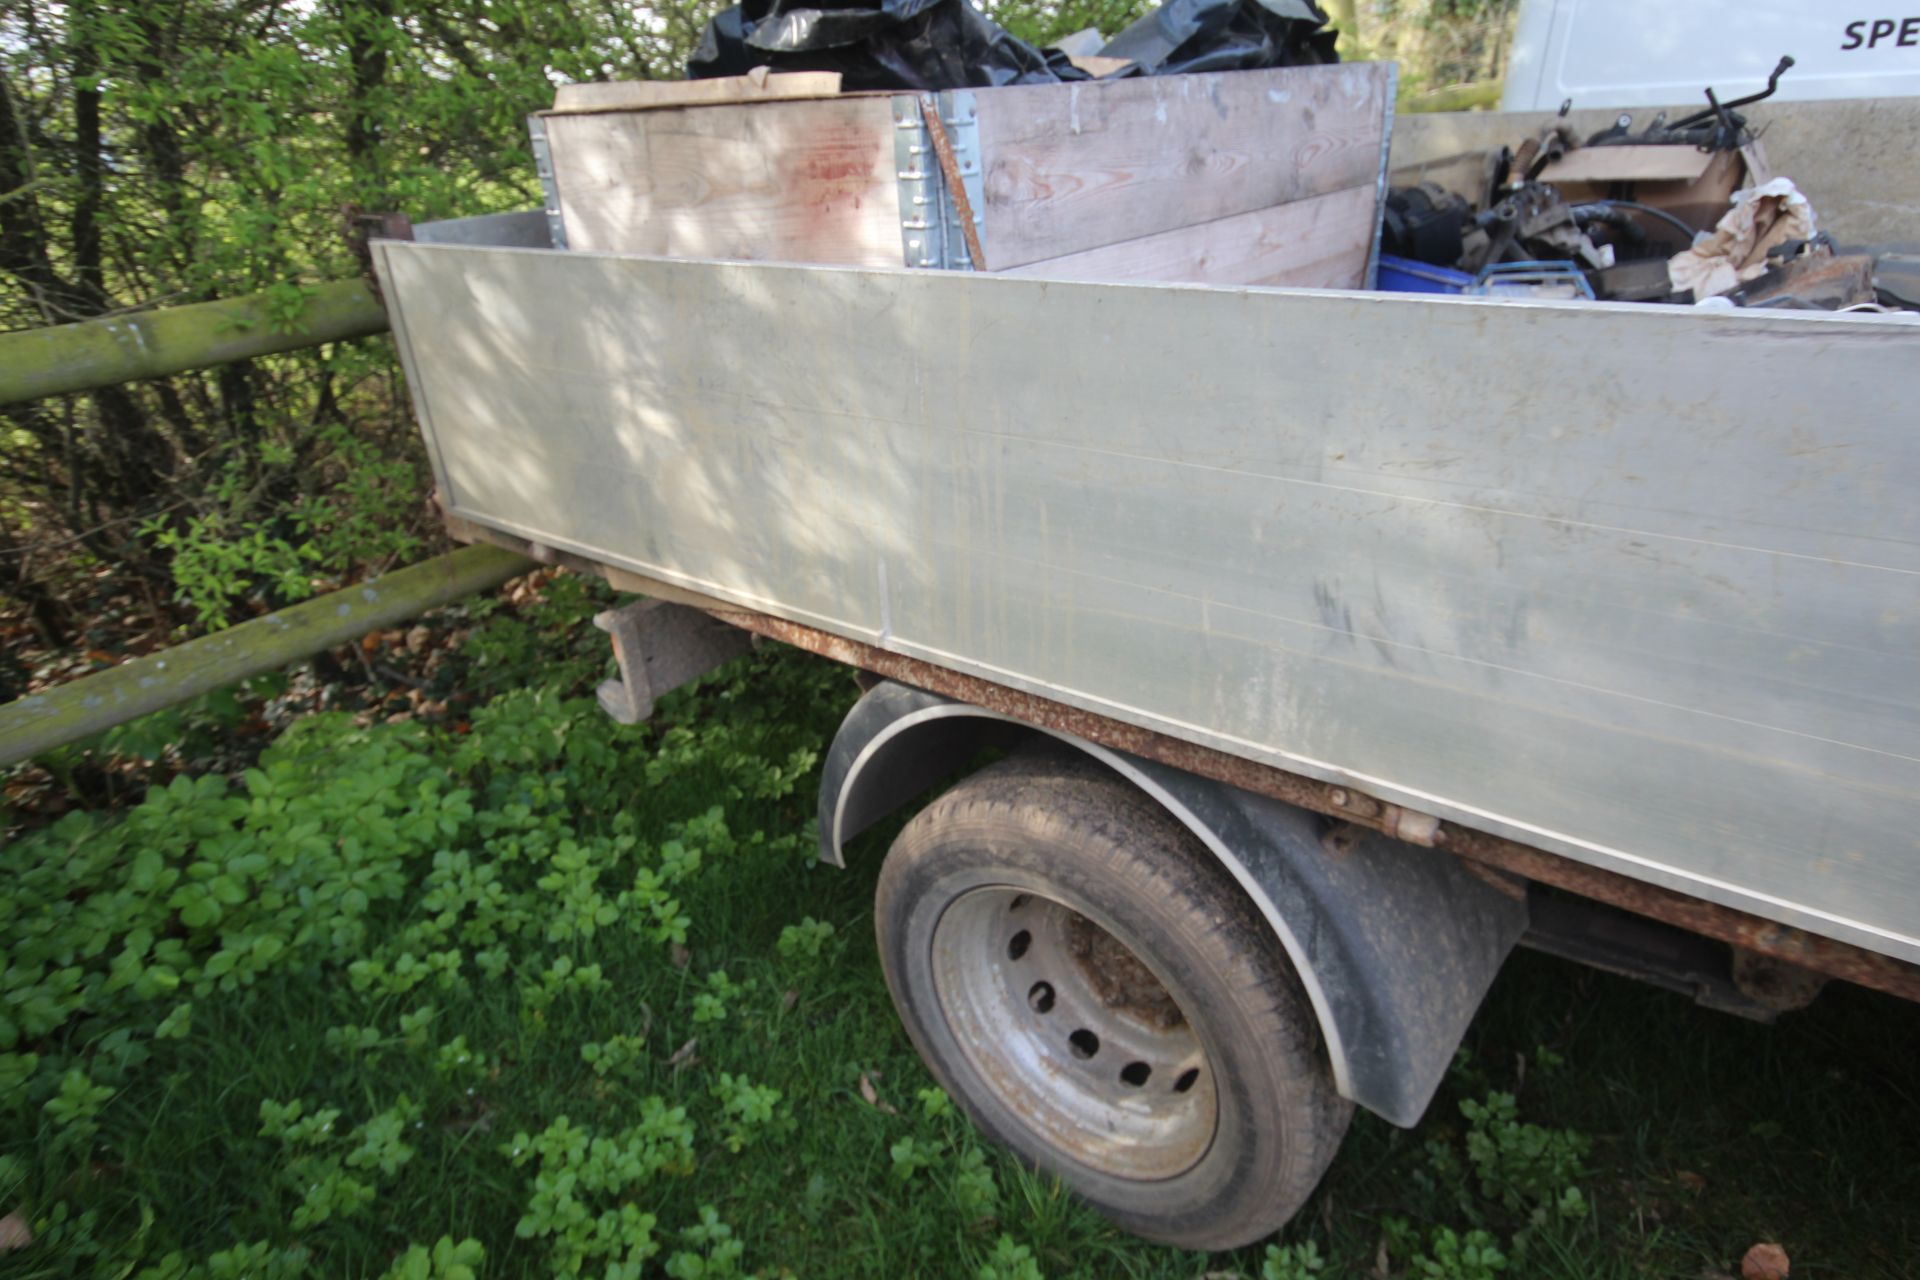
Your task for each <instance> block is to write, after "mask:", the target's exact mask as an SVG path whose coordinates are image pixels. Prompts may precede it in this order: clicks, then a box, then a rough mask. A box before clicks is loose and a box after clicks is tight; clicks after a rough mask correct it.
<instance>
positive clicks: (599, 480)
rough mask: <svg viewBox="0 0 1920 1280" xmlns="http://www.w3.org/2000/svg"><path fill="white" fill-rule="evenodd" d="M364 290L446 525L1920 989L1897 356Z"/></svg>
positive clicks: (791, 292) (1125, 314) (1018, 289)
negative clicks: (819, 635) (1167, 738)
mask: <svg viewBox="0 0 1920 1280" xmlns="http://www.w3.org/2000/svg"><path fill="white" fill-rule="evenodd" d="M377 251H378V253H379V256H380V266H381V270H382V274H383V276H384V278H385V281H386V287H387V289H388V291H389V296H391V297H396V298H398V300H399V302H400V304H401V305H400V306H399V307H398V308H397V309H396V311H397V313H396V316H395V329H396V332H397V334H398V336H399V340H400V343H401V347H402V349H403V351H406V352H408V353H409V358H410V363H411V373H412V377H413V380H414V391H415V394H416V397H417V403H418V406H419V409H420V413H421V417H422V421H423V424H424V427H425V430H426V432H427V435H428V438H429V440H430V442H431V444H432V445H433V447H434V452H435V455H436V457H437V459H438V460H439V464H440V467H441V476H442V481H443V484H444V485H445V487H446V490H447V497H448V501H449V504H450V509H451V510H452V512H453V513H454V514H456V515H459V516H461V517H464V518H466V519H469V520H473V521H476V522H478V523H480V524H484V525H489V526H492V527H494V528H498V529H501V530H504V531H507V532H511V533H515V534H518V535H521V536H524V537H528V538H532V539H534V540H537V541H539V542H543V543H547V544H550V545H552V546H555V547H560V548H563V549H567V550H571V551H575V552H579V553H581V554H583V555H587V556H590V557H592V558H594V559H597V560H601V561H604V562H606V563H610V564H615V565H620V566H623V567H626V568H629V569H632V570H634V571H636V572H639V573H642V574H646V575H648V576H651V577H654V578H657V579H660V580H663V581H666V582H670V583H675V584H679V585H682V586H685V587H689V588H692V589H694V590H698V591H703V592H706V593H709V594H711V595H715V596H719V597H721V598H724V599H727V600H730V601H734V602H736V603H738V604H740V605H742V606H745V607H749V608H754V609H760V610H764V611H766V612H769V613H772V614H776V615H779V616H782V617H786V618H789V619H792V620H795V621H798V622H803V623H807V624H809V625H812V626H816V627H819V628H822V629H824V630H827V631H831V632H836V633H838V634H842V635H846V636H850V637H853V638H855V639H858V640H862V641H865V642H867V643H870V644H877V645H880V646H883V647H887V648H890V649H893V650H896V651H898V652H901V653H904V654H908V655H911V656H913V657H917V658H921V659H924V660H926V661H930V662H934V663H938V664H941V665H944V666H948V667H951V668H953V669H956V670H960V671H964V672H968V673H971V674H975V675H979V676H983V677H985V678H987V679H991V680H996V681H1000V682H1003V683H1006V684H1010V685H1013V686H1016V687H1019V688H1023V689H1027V690H1030V691H1033V692H1036V693H1039V694H1042V695H1044V696H1047V697H1050V698H1055V699H1058V700H1060V701H1063V702H1067V703H1070V704H1073V705H1076V706H1080V707H1084V708H1087V709H1089V710H1093V711H1096V712H1100V713H1103V714H1107V715H1110V716H1113V717H1115V718H1117V719H1120V720H1124V721H1128V722H1131V723H1135V724H1140V725H1143V726H1147V727H1150V728H1153V729H1157V730H1159V731H1162V732H1165V733H1169V734H1172V735H1174V736H1176V737H1181V738H1186V739H1189V740H1192V741H1195V742H1201V743H1205V744H1207V745H1210V746H1214V747H1218V748H1221V749H1224V750H1227V751H1231V752H1233V753H1235V754H1238V755H1242V756H1245V757H1248V758H1250V759H1255V760H1261V761H1265V762H1268V763H1271V764H1275V765H1278V766H1281V767H1283V768H1288V769H1294V770H1297V771H1299V772H1303V773H1307V774H1310V775H1313V776H1316V777H1320V778H1325V779H1331V780H1346V781H1351V782H1352V783H1354V784H1355V785H1357V786H1359V787H1360V788H1362V789H1364V790H1367V791H1369V792H1372V793H1374V794H1376V795H1379V796H1382V797H1384V798H1386V799H1390V800H1393V801H1396V802H1398V803H1402V804H1406V805H1409V806H1412V807H1414V808H1416V809H1422V810H1425V811H1428V812H1432V813H1436V814H1439V815H1441V816H1444V817H1448V818H1451V819H1454V820H1456V821H1459V822H1462V823H1465V824H1468V825H1470V826H1474V827H1478V828H1481V829H1483V830H1487V831H1492V832H1495V833H1498V834H1502V835H1507V836H1511V837H1514V838H1516V839H1520V840H1524V841H1526V842H1529V843H1532V844H1537V845H1539V846H1541V847H1543V848H1547V849H1551V850H1554V851H1556V852H1560V853H1564V854H1567V855H1569V856H1572V857H1575V858H1578V859H1581V860H1583V861H1586V862H1590V863H1593V864H1596V865H1599V866H1603V867H1607V868H1610V869H1613V870H1616V871H1621V872H1625V873H1627V874H1629V875H1634V876H1637V877H1640V878H1643V879H1646V880H1650V881H1654V882H1657V883H1660V884H1664V885H1668V886H1670V887H1673V888H1677V889H1681V890H1683V891H1686V892H1690V893H1693V894H1696V895H1698V896H1700V897H1703V898H1706V899H1708V900H1711V901H1716V902H1720V903H1724V904H1726V905H1729V906H1734V907H1738V908H1741V909H1743V910H1747V911H1751V912H1754V913H1756V914H1759V915H1763V916H1768V917H1771V918H1774V919H1777V920H1780V921H1783V922H1786V923H1791V924H1795V925H1800V926H1803V927H1806V928H1809V929H1812V930H1814V931H1815V932H1819V933H1823V934H1827V935H1830V936H1833V937H1836V938H1840V939H1844V940H1846V941H1849V942H1854V943H1858V944H1860V945H1863V946H1866V947H1869V948H1873V949H1876V950H1879V951H1882V952H1885V953H1887V954H1890V955H1895V956H1899V957H1901V958H1903V959H1907V960H1920V705H1917V703H1920V590H1917V588H1920V503H1916V502H1915V501H1914V491H1915V484H1916V481H1917V480H1920V432H1916V431H1915V430H1914V429H1913V404H1912V388H1913V377H1912V370H1913V369H1914V368H1916V367H1920V364H1917V363H1916V362H1917V361H1920V327H1915V326H1910V325H1905V324H1900V323H1889V322H1885V321H1880V320H1874V319H1865V318H1859V317H1850V316H1811V317H1809V316H1784V315H1770V314H1752V313H1748V314H1728V313H1725V312H1714V311H1695V310H1692V309H1683V308H1650V307H1632V306H1611V305H1597V306H1596V305H1590V304H1589V305H1576V304H1552V303H1488V302H1480V301H1472V300H1461V299H1446V298H1432V297H1421V296H1417V295H1390V294H1355V293H1339V292H1312V291H1292V290H1280V289H1257V288H1207V287H1201V286H1164V285H1128V284H1080V283H1073V284H1068V283H1060V282H1051V283H1049V282H1041V281H1029V280H1018V279H1010V278H1005V277H997V276H993V275H979V274H973V273H960V272H904V271H872V270H859V269H848V268H819V267H794V266H780V265H770V264H753V263H712V262H683V261H666V260H659V259H650V258H641V257H630V256H620V255H601V254H572V253H570V254H559V253H543V252H538V251H524V250H511V249H471V248H454V247H448V246H436V245H425V244H406V243H397V242H386V243H382V244H380V245H378V246H377Z"/></svg>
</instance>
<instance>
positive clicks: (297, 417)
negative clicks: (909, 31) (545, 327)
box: [0, 0, 719, 629]
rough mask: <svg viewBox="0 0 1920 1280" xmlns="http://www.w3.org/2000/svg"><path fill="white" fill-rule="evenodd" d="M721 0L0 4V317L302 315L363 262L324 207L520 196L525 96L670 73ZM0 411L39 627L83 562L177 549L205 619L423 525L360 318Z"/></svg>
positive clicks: (393, 398) (185, 590)
mask: <svg viewBox="0 0 1920 1280" xmlns="http://www.w3.org/2000/svg"><path fill="white" fill-rule="evenodd" d="M718 7H719V4H718V2H717V0H684V2H679V3H676V2H675V0H667V2H666V3H655V4H652V5H649V6H647V7H645V8H637V7H634V6H625V7H623V6H619V5H581V4H569V3H565V2H563V0H487V3H485V4H484V5H481V6H477V7H476V6H473V5H466V6H460V5H447V4H444V3H438V2H434V3H421V2H418V0H367V2H365V3H360V2H348V0H318V2H316V3H306V4H293V5H288V4H273V5H259V4H253V3H241V2H239V0H170V2H169V3H166V4H120V5H111V4H95V3H74V4H53V3H45V2H43V0H18V2H15V3H9V4H6V5H0V46H3V47H4V48H5V49H6V50H7V51H8V57H7V59H6V68H5V70H4V72H3V73H0V89H4V105H5V112H4V116H5V129H4V130H3V131H0V191H4V192H5V194H6V204H5V207H4V208H5V212H4V216H0V263H3V264H4V267H5V269H4V272H0V328H7V329H14V328H23V327H29V326H36V325H51V324H60V323H65V322H69V321H73V320H78V319H85V318H89V317H94V316H100V315H108V314H114V313H118V312H121V311H124V310H127V309H131V308H140V307H148V306H156V305H161V306H164V305H171V304H176V303H183V302H196V301H206V300H213V299H220V298H230V297H237V296H241V295H249V294H254V293H263V294H264V295H265V297H266V303H267V312H268V318H267V322H266V323H267V326H268V327H269V328H270V329H272V330H273V331H275V332H279V333H297V332H299V331H300V330H301V329H302V328H303V326H304V324H305V316H306V311H307V308H308V303H309V297H310V295H311V293H312V288H313V286H314V285H315V284H316V283H318V282H321V281H329V280H344V279H352V278H354V277H355V276H358V275H360V274H361V273H362V268H363V264H362V262H361V261H360V260H359V259H358V258H357V257H356V254H355V251H354V250H353V248H352V247H351V246H350V245H349V243H348V238H347V236H346V234H344V233H345V231H346V224H347V219H346V218H345V217H343V211H346V210H355V209H362V210H372V211H385V210H399V211H403V212H405V213H407V214H409V215H410V216H411V217H412V218H413V219H415V220H416V221H422V220H428V219H435V218H443V217H449V216H457V215H465V214H477V213H487V212H493V211H499V210H507V209H516V208H526V207H529V206H531V205H534V204H536V203H538V201H539V200H540V198H541V197H540V189H539V185H538V180H537V178H536V177H535V174H534V169H533V162H532V156H531V154H530V151H529V142H528V137H527V130H526V125H525V120H526V116H527V115H528V113H530V112H533V111H537V110H540V109H543V108H545V107H548V106H550V105H552V101H553V94H554V89H555V87H556V86H557V85H559V84H561V83H565V82H569V81H591V80H605V79H611V78H632V79H653V78H659V77H661V76H673V75H677V74H678V71H679V68H680V66H681V64H682V62H683V60H684V57H685V54H686V51H687V50H688V49H689V48H690V47H691V45H692V43H693V40H694V39H695V37H696V34H697V31H698V24H699V22H700V21H701V19H703V18H704V17H705V16H706V14H708V13H710V12H711V11H713V10H714V9H716V8H718ZM209 336H213V335H209ZM6 417H7V424H6V428H5V434H4V435H0V440H3V441H4V442H5V450H4V453H3V454H0V461H3V462H4V465H0V516H3V517H4V518H3V519H0V526H4V527H3V528H0V533H3V534H4V535H5V537H4V538H0V546H4V547H6V548H7V549H8V550H9V552H11V551H12V550H13V549H14V547H15V545H16V543H17V544H19V545H20V546H21V547H23V548H26V549H30V550H31V551H32V552H33V553H34V554H33V555H32V556H31V557H30V561H29V560H22V561H21V562H20V563H21V564H22V565H23V566H26V567H25V568H24V569H23V571H22V582H21V585H19V586H18V587H12V589H13V590H17V591H19V592H20V594H21V595H22V598H23V599H37V600H40V601H42V602H43V603H44V604H45V605H46V607H44V608H43V609H42V610H41V611H40V613H39V615H38V616H40V617H41V618H42V619H43V620H45V621H46V622H47V624H48V625H50V626H59V625H61V624H63V623H64V624H66V625H67V626H68V627H69V628H70V629H77V628H73V627H72V624H73V623H74V622H75V621H77V619H75V618H73V617H72V616H70V615H72V614H74V613H77V612H78V610H77V609H67V608H62V607H61V606H62V604H63V603H64V602H63V601H62V600H61V599H60V597H61V596H62V595H63V594H72V595H77V594H78V592H79V591H80V590H81V589H83V588H84V587H86V586H87V584H89V583H90V582H91V581H92V578H91V576H90V571H91V570H93V569H94V568H96V567H105V568H106V569H108V570H109V571H110V572H113V573H115V574H116V575H117V582H118V583H120V584H121V585H123V586H124V587H126V588H133V587H136V586H137V585H138V584H139V583H140V582H144V581H152V580H155V579H158V580H162V581H164V580H165V576H166V575H167V574H169V573H171V575H172V579H173V582H174V585H175V589H176V592H177V594H178V597H179V599H180V601H181V602H182V604H183V605H184V606H185V609H184V612H185V613H186V615H187V616H188V617H190V618H191V619H192V620H193V621H194V622H195V624H196V625H202V626H218V625H222V624H224V623H227V622H231V621H233V620H234V619H235V618H236V617H238V616H241V614H242V613H243V612H244V610H245V607H246V605H247V602H248V600H249V598H250V597H252V596H254V595H256V594H258V595H261V596H264V597H265V598H267V599H268V600H269V601H283V600H289V599H299V598H301V597H302V596H303V595H305V594H307V593H308V592H310V591H311V590H312V586H311V579H312V578H314V577H316V576H321V577H336V578H337V577H343V576H349V575H354V574H358V573H360V572H362V571H365V570H367V569H370V568H376V567H379V566H381V565H383V564H385V563H387V562H389V561H390V560H392V559H393V558H396V557H404V556H409V555H412V554H413V552H414V550H415V549H416V546H415V544H416V543H417V540H418V536H419V531H420V529H421V528H422V526H423V525H424V523H425V520H424V516H425V504H424V501H423V499H424V498H425V495H426V493H427V489H428V483H429V482H428V478H427V474H426V467H425V465H424V458H423V456H422V452H421V449H420V445H419V442H418V439H417V436H416V435H415V433H414V431H413V429H412V427H411V424H410V423H409V421H408V414H407V405H406V397H405V394H404V390H403V389H402V387H401V385H400V376H399V369H398V367H397V364H396V362H395V360H394V355H393V351H392V347H391V345H390V344H389V343H387V342H385V341H383V340H375V341H368V342H359V343H341V344H332V345H329V346H327V347H322V348H314V349H309V350H303V351H295V352H290V353H286V354H283V355H277V356H271V357H263V358H260V359H255V360H250V361H245V362H240V363H235V364H229V365H225V366H222V367H220V368H218V369H213V370H207V371H204V372H196V373H188V374H183V375H179V376H176V377H172V378H168V379H164V380H157V381H154V382H150V383H145V384H139V385H135V386H130V387H124V388H118V389H113V390H110V391H107V392H104V393H100V394H97V395H91V396H82V397H75V398H73V399H71V400H70V401H68V402H67V403H64V404H50V405H44V406H34V407H23V408H16V409H13V410H10V411H8V412H7V414H6ZM16 529H17V530H18V532H16ZM136 529H139V530H142V531H143V535H142V536H130V535H132V534H134V533H135V530H136ZM9 567H10V568H11V567H12V566H9ZM10 577H11V575H9V578H10ZM0 585H9V586H10V585H11V584H10V583H9V581H8V580H7V579H0ZM173 620H175V619H174V618H171V617H167V616H164V611H163V616H162V617H159V618H155V619H150V621H155V622H161V623H166V622H171V621H173Z"/></svg>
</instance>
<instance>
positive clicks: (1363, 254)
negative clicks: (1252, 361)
mask: <svg viewBox="0 0 1920 1280" xmlns="http://www.w3.org/2000/svg"><path fill="white" fill-rule="evenodd" d="M1378 198H1379V192H1378V190H1377V188H1375V187H1374V186H1373V185H1372V184H1368V185H1366V186H1363V187H1348V188H1347V189H1346V190H1345V191H1335V192H1331V193H1329V194H1327V195H1324V196H1312V197H1309V198H1308V199H1305V200H1296V201H1294V202H1293V203H1292V204H1283V205H1276V206H1274V207H1273V208H1271V209H1255V210H1254V211H1253V212H1252V213H1237V214H1234V215H1233V216H1232V217H1230V218H1220V219H1217V220H1215V221H1213V222H1203V223H1201V224H1199V225H1198V226H1192V227H1180V228H1178V229H1176V230H1173V231H1163V232H1161V233H1160V234H1159V235H1153V236H1143V237H1141V238H1140V239H1138V240H1123V241H1121V242H1120V243H1119V244H1109V245H1102V246H1100V247H1099V248H1097V249H1088V250H1085V251H1084V252H1081V253H1074V254H1068V255H1067V256H1066V257H1063V258H1048V259H1046V260H1045V261H1042V262H1030V263H1028V264H1026V265H1025V266H1023V267H1014V268H1012V269H1011V270H1009V271H1007V272H1005V274H1007V275H1014V276H1025V277H1027V278H1029V279H1035V280H1159V281H1165V282H1168V283H1179V282H1183V281H1184V282H1189V283H1194V284H1269V285H1291V286H1293V287H1295V288H1302V289H1360V288H1364V287H1365V285H1366V278H1367V258H1368V255H1369V254H1370V253H1371V252H1372V250H1373V228H1374V217H1373V212H1374V204H1375V201H1376V200H1377V199H1378Z"/></svg>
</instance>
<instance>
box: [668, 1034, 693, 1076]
mask: <svg viewBox="0 0 1920 1280" xmlns="http://www.w3.org/2000/svg"><path fill="white" fill-rule="evenodd" d="M699 1043H700V1038H699V1037H698V1036H696V1037H694V1038H693V1039H691V1040H689V1041H687V1042H686V1043H685V1044H683V1045H681V1046H680V1047H679V1048H678V1049H675V1050H674V1051H673V1056H672V1057H670V1058H668V1059H667V1065H668V1066H670V1067H672V1068H673V1073H674V1074H675V1075H679V1074H680V1073H681V1072H682V1071H684V1070H686V1069H687V1068H688V1067H690V1066H692V1065H693V1064H694V1063H696V1062H698V1061H700V1059H699V1058H697V1057H695V1056H694V1052H693V1050H694V1047H695V1046H696V1045H698V1044H699Z"/></svg>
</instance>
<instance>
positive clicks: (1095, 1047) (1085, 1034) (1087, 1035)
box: [1067, 1027, 1100, 1058]
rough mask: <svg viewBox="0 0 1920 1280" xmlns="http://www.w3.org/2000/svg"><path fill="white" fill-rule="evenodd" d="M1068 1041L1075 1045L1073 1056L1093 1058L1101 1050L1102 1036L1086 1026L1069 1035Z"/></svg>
mask: <svg viewBox="0 0 1920 1280" xmlns="http://www.w3.org/2000/svg"><path fill="white" fill-rule="evenodd" d="M1067 1043H1068V1044H1069V1045H1071V1046H1072V1047H1073V1056H1074V1057H1076V1058H1091V1057H1092V1056H1093V1055H1094V1054H1096V1053H1098V1052H1100V1037H1099V1036H1097V1035H1095V1034H1093V1032H1091V1031H1089V1030H1087V1029H1086V1028H1085V1027H1082V1028H1080V1029H1079V1030H1078V1031H1076V1032H1074V1033H1073V1034H1072V1035H1070V1036H1068V1037H1067Z"/></svg>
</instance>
